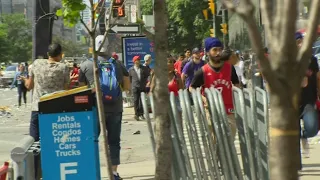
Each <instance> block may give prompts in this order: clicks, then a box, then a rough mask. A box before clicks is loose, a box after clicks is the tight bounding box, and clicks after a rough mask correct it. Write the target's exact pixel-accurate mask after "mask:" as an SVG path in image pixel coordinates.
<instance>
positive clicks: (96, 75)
mask: <svg viewBox="0 0 320 180" xmlns="http://www.w3.org/2000/svg"><path fill="white" fill-rule="evenodd" d="M90 4H91V32H88V33H89V35H90V39H91V42H92V49H93V51H92V58H93V77H94V88H95V91H96V97H97V98H96V100H97V110H98V118H99V124H100V129H101V131H100V132H101V134H102V141H103V142H102V144H103V151H104V154H103V155H104V160H105V162H106V165H107V172H108V177H109V179H110V180H114V175H113V171H112V164H111V159H110V151H109V143H108V135H107V128H106V123H105V114H104V106H103V103H102V92H101V89H100V81H99V71H98V54H97V49H96V47H95V44H96V43H95V42H96V41H95V38H96V36H95V32H96V31H95V23H98V22H95V19H94V18H95V10H94V7H93V0H90ZM111 5H112V4H111ZM102 44H103V43H102Z"/></svg>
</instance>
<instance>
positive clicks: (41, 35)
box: [33, 0, 55, 60]
mask: <svg viewBox="0 0 320 180" xmlns="http://www.w3.org/2000/svg"><path fill="white" fill-rule="evenodd" d="M33 17H34V25H33V60H34V59H37V58H39V57H43V58H46V57H47V52H48V46H49V45H50V43H51V40H52V25H53V21H54V19H55V15H54V13H51V12H50V3H49V0H34V1H33Z"/></svg>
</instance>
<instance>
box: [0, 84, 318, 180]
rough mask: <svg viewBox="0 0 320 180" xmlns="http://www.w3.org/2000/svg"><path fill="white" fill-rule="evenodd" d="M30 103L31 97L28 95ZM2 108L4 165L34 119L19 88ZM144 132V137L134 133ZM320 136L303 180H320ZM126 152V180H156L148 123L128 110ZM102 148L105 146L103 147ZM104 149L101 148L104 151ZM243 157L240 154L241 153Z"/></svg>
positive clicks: (0, 92) (3, 93) (5, 93)
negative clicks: (20, 103) (20, 104)
mask: <svg viewBox="0 0 320 180" xmlns="http://www.w3.org/2000/svg"><path fill="white" fill-rule="evenodd" d="M28 98H29V99H28V100H29V102H30V94H28ZM0 100H1V101H0V102H1V103H0V106H1V107H4V106H8V108H9V109H7V111H6V112H10V113H9V114H4V112H3V111H0V112H1V115H0V144H1V145H0V147H1V148H0V163H1V164H2V163H3V162H5V161H7V160H8V159H9V158H10V150H11V149H12V148H13V147H14V145H15V144H16V143H17V142H19V140H20V139H21V138H22V137H23V136H24V135H26V134H28V127H29V119H30V104H28V105H27V107H22V108H20V109H18V108H17V107H16V104H17V92H16V89H13V90H9V89H0ZM136 131H140V134H135V135H134V134H133V133H135V132H136ZM319 139H320V136H317V137H315V138H313V139H311V140H310V152H311V153H310V154H311V156H310V158H307V159H303V164H304V165H303V167H304V169H303V171H302V172H301V175H302V176H301V178H300V179H301V180H317V179H319V177H320V154H319V152H320V144H319ZM235 143H236V147H237V150H238V151H239V142H238V140H236V142H235ZM121 144H122V149H121V165H120V166H119V173H121V174H120V175H121V176H122V177H123V178H124V179H136V180H144V179H152V175H153V174H154V167H155V162H154V157H153V152H152V147H151V144H150V138H149V132H148V129H147V123H146V122H145V121H139V122H137V121H135V120H134V119H133V109H132V108H125V111H124V116H123V128H122V141H121ZM100 147H102V146H100ZM100 149H101V148H100ZM102 154H103V153H102V152H101V154H100V159H101V174H102V179H107V178H106V177H107V169H106V167H105V162H104V158H103V156H102ZM238 154H239V153H238Z"/></svg>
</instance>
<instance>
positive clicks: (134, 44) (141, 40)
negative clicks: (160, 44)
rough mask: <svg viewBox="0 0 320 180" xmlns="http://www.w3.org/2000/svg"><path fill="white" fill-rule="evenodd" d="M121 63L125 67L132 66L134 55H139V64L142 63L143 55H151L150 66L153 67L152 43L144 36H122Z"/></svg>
mask: <svg viewBox="0 0 320 180" xmlns="http://www.w3.org/2000/svg"><path fill="white" fill-rule="evenodd" d="M122 52H123V63H124V65H125V66H126V68H127V69H129V68H130V67H132V66H133V62H132V59H133V57H134V56H140V59H141V64H142V63H144V61H143V58H144V56H145V55H147V54H150V55H151V58H152V60H151V64H150V67H151V68H153V67H154V61H155V55H154V44H153V42H151V41H150V40H149V39H148V38H146V37H141V36H140V37H123V38H122Z"/></svg>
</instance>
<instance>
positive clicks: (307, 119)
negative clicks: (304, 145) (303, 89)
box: [300, 104, 319, 139]
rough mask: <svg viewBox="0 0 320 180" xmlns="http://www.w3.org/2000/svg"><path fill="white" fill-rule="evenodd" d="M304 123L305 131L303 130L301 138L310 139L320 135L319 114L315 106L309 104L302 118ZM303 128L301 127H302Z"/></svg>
mask: <svg viewBox="0 0 320 180" xmlns="http://www.w3.org/2000/svg"><path fill="white" fill-rule="evenodd" d="M300 118H301V119H302V120H303V123H304V129H303V130H301V138H304V139H306V138H310V137H314V136H316V135H317V134H318V131H319V129H318V127H319V126H318V124H319V121H318V112H317V110H316V109H315V107H314V105H312V104H307V105H306V106H305V107H304V109H303V111H302V114H301V116H300ZM300 128H301V127H300Z"/></svg>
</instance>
